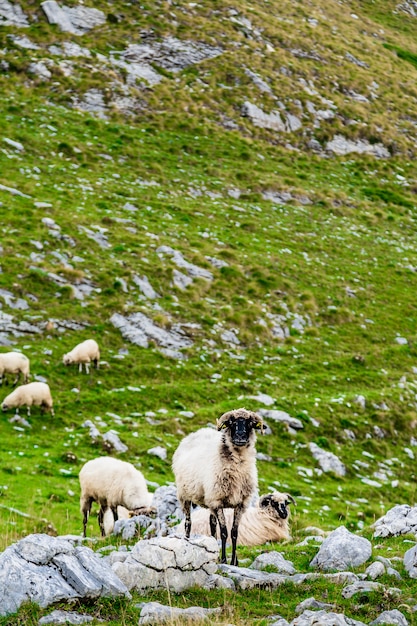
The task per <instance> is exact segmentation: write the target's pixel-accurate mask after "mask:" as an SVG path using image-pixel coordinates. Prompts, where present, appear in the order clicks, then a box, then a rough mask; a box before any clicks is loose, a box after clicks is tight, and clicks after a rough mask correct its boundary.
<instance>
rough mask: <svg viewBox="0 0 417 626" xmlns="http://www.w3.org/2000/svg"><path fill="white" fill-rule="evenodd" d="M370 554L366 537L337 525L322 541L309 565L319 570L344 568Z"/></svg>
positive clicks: (362, 560) (363, 560)
mask: <svg viewBox="0 0 417 626" xmlns="http://www.w3.org/2000/svg"><path fill="white" fill-rule="evenodd" d="M371 554H372V545H371V542H370V541H368V539H365V538H364V537H358V536H357V535H354V534H353V533H351V532H349V531H348V530H347V528H345V526H339V528H337V529H336V530H334V531H333V532H332V533H330V535H329V536H328V537H327V538H326V539H325V540H324V541H323V543H322V545H321V546H320V549H319V551H318V553H317V554H316V556H315V557H314V559H313V560H312V561H311V563H310V565H311V566H312V567H316V568H318V569H321V570H329V569H336V570H339V571H341V570H344V569H349V568H352V567H357V566H358V565H362V563H365V562H366V561H367V560H368V559H369V558H370V556H371Z"/></svg>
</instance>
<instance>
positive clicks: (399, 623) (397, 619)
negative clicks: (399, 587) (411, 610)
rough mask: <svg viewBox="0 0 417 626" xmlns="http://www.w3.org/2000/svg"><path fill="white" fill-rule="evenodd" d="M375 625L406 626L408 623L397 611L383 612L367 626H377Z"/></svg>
mask: <svg viewBox="0 0 417 626" xmlns="http://www.w3.org/2000/svg"><path fill="white" fill-rule="evenodd" d="M377 624H392V625H394V626H408V621H407V620H406V618H405V617H404V615H403V614H402V613H401V611H399V610H398V609H392V610H391V611H383V612H382V613H381V615H378V617H377V618H376V619H374V620H373V621H372V622H369V626H377Z"/></svg>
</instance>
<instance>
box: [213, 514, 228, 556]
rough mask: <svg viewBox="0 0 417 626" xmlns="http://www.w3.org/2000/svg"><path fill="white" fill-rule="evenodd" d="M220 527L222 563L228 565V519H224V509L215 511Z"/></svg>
mask: <svg viewBox="0 0 417 626" xmlns="http://www.w3.org/2000/svg"><path fill="white" fill-rule="evenodd" d="M214 513H215V514H216V517H217V519H218V520H219V526H220V539H221V541H222V552H221V560H220V563H226V541H227V526H226V519H225V517H224V513H223V509H217V510H215V511H214Z"/></svg>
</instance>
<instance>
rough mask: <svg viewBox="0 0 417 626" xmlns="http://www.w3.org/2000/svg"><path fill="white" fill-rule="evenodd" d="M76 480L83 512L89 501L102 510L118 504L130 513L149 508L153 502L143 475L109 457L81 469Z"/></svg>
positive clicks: (91, 462) (124, 463)
mask: <svg viewBox="0 0 417 626" xmlns="http://www.w3.org/2000/svg"><path fill="white" fill-rule="evenodd" d="M79 479H80V486H81V498H80V505H81V511H82V512H84V510H85V507H86V505H87V503H88V501H89V500H92V501H94V502H98V503H99V504H100V506H102V507H103V508H106V507H108V506H109V507H117V506H119V505H120V506H124V507H126V508H127V509H129V510H133V509H138V508H141V507H144V506H149V505H150V504H151V502H152V494H151V493H149V492H148V486H147V484H146V480H145V478H144V476H143V474H142V473H141V472H140V471H139V470H137V469H136V467H134V465H132V464H131V463H127V462H126V461H120V460H119V459H114V458H113V457H110V456H102V457H98V458H96V459H92V460H91V461H88V462H87V463H85V465H83V467H82V468H81V471H80V474H79Z"/></svg>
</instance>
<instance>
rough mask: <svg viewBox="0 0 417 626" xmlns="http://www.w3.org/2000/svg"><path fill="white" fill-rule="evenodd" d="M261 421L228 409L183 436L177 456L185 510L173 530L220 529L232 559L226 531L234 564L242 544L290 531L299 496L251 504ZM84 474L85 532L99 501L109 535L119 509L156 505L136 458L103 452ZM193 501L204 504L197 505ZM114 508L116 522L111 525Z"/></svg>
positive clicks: (127, 511)
mask: <svg viewBox="0 0 417 626" xmlns="http://www.w3.org/2000/svg"><path fill="white" fill-rule="evenodd" d="M263 428H264V425H263V422H262V419H261V418H260V417H259V416H258V415H256V413H253V412H251V411H247V410H246V409H237V410H234V411H229V412H227V413H225V414H224V415H222V416H221V417H220V419H219V420H218V421H217V429H213V428H209V427H207V428H200V429H199V430H197V431H196V432H193V433H191V434H190V435H188V436H187V437H185V438H184V439H183V440H182V441H181V442H180V444H179V446H178V448H177V449H176V451H175V453H174V456H173V461H172V469H173V472H174V476H175V483H176V487H177V496H178V500H179V502H180V504H181V507H182V509H183V511H184V515H185V520H184V521H183V522H181V523H180V524H179V525H178V526H177V527H176V528H175V529H174V531H176V532H178V533H181V534H184V533H185V536H186V537H188V538H189V537H190V534H191V527H193V531H194V533H198V534H206V535H212V536H213V537H218V535H219V536H220V540H221V562H222V563H225V562H226V544H227V540H228V537H230V538H231V544H232V556H231V564H232V565H238V561H237V556H236V545H237V544H240V545H246V546H255V545H261V544H263V543H265V542H267V541H282V540H284V539H290V532H289V527H288V519H289V508H288V506H289V504H290V503H294V499H293V498H292V497H291V496H290V495H289V494H287V493H280V492H274V493H271V494H266V495H264V496H262V497H261V498H259V500H258V503H257V505H256V506H249V503H250V501H251V499H252V498H253V496H254V494H255V493H256V491H257V484H258V480H257V469H256V451H255V440H256V434H255V431H256V430H260V431H261V432H262V430H263ZM203 460H204V462H203ZM79 478H80V487H81V498H80V505H81V513H82V514H83V530H84V536H86V529H87V522H88V517H89V515H90V512H91V507H92V504H93V502H97V503H98V504H99V506H100V509H99V513H98V522H99V526H100V530H101V534H102V535H103V536H104V535H105V534H107V532H110V531H111V529H112V528H113V525H114V522H115V521H117V520H118V518H119V516H123V517H127V516H134V515H139V514H145V515H149V514H151V513H152V512H153V511H154V510H155V509H154V507H152V494H151V493H149V491H148V487H147V483H146V480H145V478H144V476H143V474H142V473H141V472H140V471H139V470H138V469H136V468H135V467H134V466H133V465H132V464H131V463H128V462H126V461H120V460H119V459H115V458H112V457H98V458H95V459H92V460H91V461H88V462H87V463H85V465H84V466H83V467H82V468H81V471H80V474H79ZM192 505H198V506H200V507H202V508H201V509H197V510H195V511H194V512H193V513H191V506H192ZM109 514H110V516H111V518H112V520H111V522H110V524H111V529H109V526H107V528H106V515H107V516H108V515H109ZM108 523H109V522H107V524H108ZM218 530H219V532H218Z"/></svg>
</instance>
